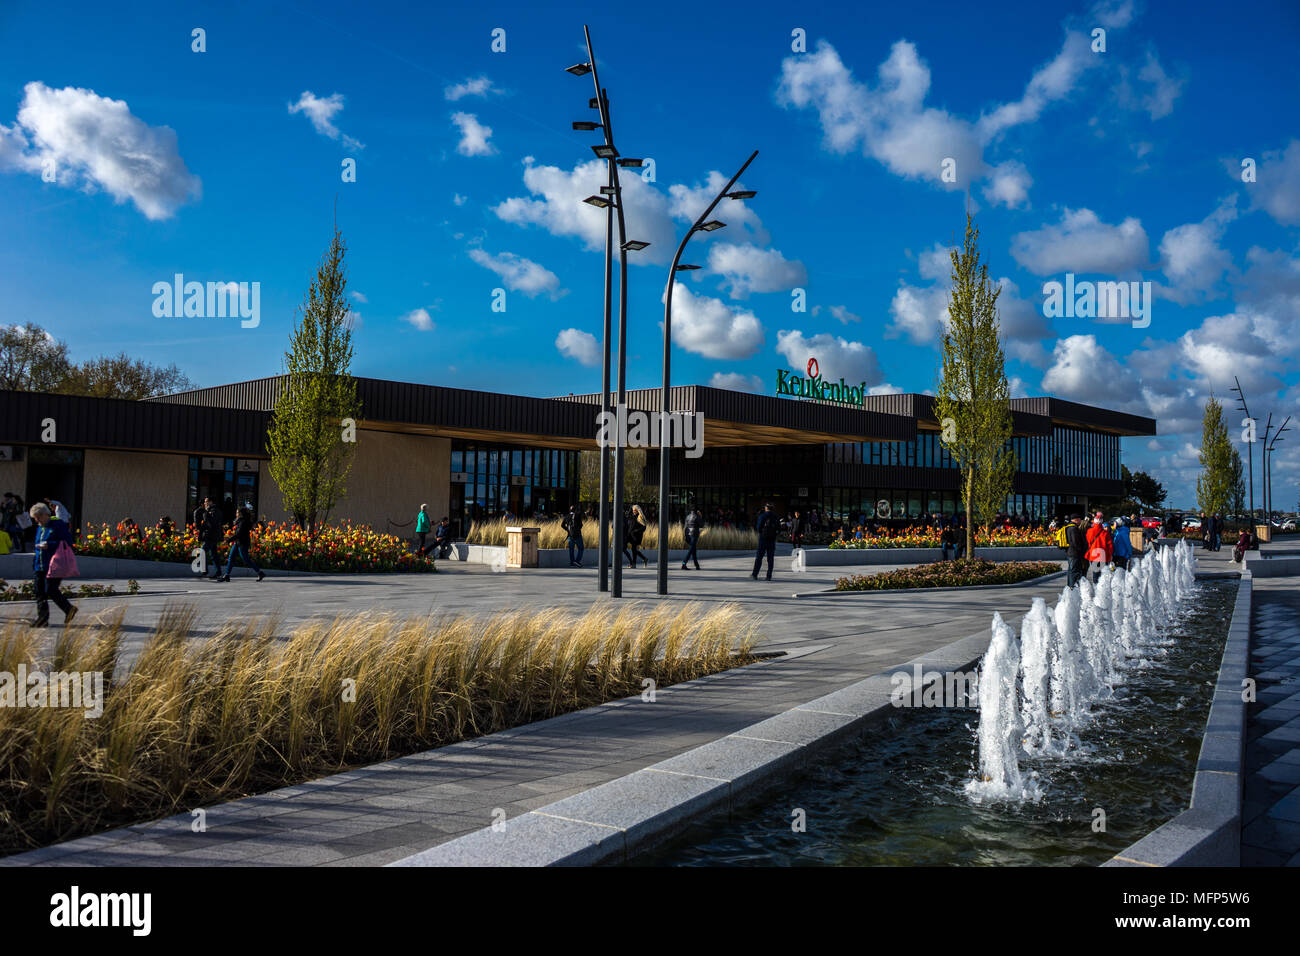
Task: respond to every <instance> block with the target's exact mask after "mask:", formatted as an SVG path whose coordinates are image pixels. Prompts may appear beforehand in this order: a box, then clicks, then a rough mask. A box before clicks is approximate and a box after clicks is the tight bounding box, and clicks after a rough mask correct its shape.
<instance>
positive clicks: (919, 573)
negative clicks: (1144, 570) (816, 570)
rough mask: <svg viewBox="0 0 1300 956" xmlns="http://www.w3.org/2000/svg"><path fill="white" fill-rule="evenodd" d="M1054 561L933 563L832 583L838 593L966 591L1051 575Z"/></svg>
mask: <svg viewBox="0 0 1300 956" xmlns="http://www.w3.org/2000/svg"><path fill="white" fill-rule="evenodd" d="M1060 570H1061V565H1060V563H1059V562H1057V561H989V560H987V559H985V558H962V559H961V560H959V561H935V562H934V563H932V564H919V565H917V566H916V567H914V568H899V569H898V570H896V571H884V572H881V573H880V574H853V575H849V576H848V577H843V578H838V579H837V580H836V581H835V590H837V591H892V590H897V589H898V588H965V587H975V586H978V585H982V584H1016V583H1017V582H1020V581H1029V580H1032V579H1033V578H1038V577H1042V576H1043V575H1045V574H1054V573H1055V572H1057V571H1060Z"/></svg>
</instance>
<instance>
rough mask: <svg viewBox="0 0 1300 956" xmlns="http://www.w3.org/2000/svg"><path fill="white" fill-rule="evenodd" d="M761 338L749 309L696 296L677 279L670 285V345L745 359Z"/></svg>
mask: <svg viewBox="0 0 1300 956" xmlns="http://www.w3.org/2000/svg"><path fill="white" fill-rule="evenodd" d="M666 294H667V293H666V292H665V296H666ZM663 298H664V296H661V297H660V301H663ZM764 341H765V338H764V334H763V326H762V324H761V323H760V322H759V321H758V318H757V317H756V316H755V315H754V314H753V313H752V312H746V311H744V310H741V309H732V308H731V307H730V306H728V305H727V304H726V303H725V302H723V301H722V300H721V299H714V298H711V297H709V296H703V295H699V296H697V295H695V294H694V293H693V292H691V291H690V290H689V289H688V288H686V286H685V285H683V284H682V283H680V282H679V283H677V284H676V285H674V286H673V344H674V345H678V346H681V347H682V348H684V349H686V351H688V352H694V353H695V354H696V355H703V356H704V357H705V358H714V359H745V358H749V357H750V356H752V355H753V354H754V353H756V352H757V351H758V350H759V349H761V348H762V347H763V342H764Z"/></svg>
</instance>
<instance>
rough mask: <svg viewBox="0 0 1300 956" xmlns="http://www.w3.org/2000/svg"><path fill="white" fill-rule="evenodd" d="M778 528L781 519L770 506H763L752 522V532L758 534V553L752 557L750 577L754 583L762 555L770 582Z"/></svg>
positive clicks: (761, 562)
mask: <svg viewBox="0 0 1300 956" xmlns="http://www.w3.org/2000/svg"><path fill="white" fill-rule="evenodd" d="M780 528H781V519H779V518H778V517H777V516H776V512H775V511H773V510H772V505H771V504H766V505H764V506H763V510H762V511H760V512H759V514H758V520H757V521H755V522H754V530H755V531H757V532H758V553H757V554H755V555H754V573H753V574H751V575H750V577H751V578H753V579H754V580H755V581H757V580H758V571H759V568H760V567H761V566H762V564H763V557H764V555H766V556H767V579H768V580H769V581H770V580H772V562H773V561H774V560H775V559H776V536H777V532H778V531H779V530H780Z"/></svg>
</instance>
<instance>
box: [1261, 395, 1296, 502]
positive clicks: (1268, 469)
mask: <svg viewBox="0 0 1300 956" xmlns="http://www.w3.org/2000/svg"><path fill="white" fill-rule="evenodd" d="M1290 421H1291V416H1290V415H1288V416H1287V417H1286V420H1285V421H1283V422H1282V427H1281V428H1279V429H1278V430H1277V431H1275V432H1274V433H1273V440H1272V441H1271V442H1269V443H1268V444H1267V445H1265V446H1264V488H1265V492H1264V493H1265V494H1266V495H1267V496H1268V497H1267V499H1266V504H1265V505H1264V507H1265V508H1266V509H1268V510H1267V513H1266V516H1265V519H1264V520H1265V521H1266V522H1271V521H1272V514H1273V446H1274V445H1276V444H1277V443H1278V442H1280V441H1285V440H1286V439H1284V438H1283V437H1282V433H1283V432H1286V431H1290V430H1291V429H1289V428H1287V427H1286V426H1287V422H1290Z"/></svg>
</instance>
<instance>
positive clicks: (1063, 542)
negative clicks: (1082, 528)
mask: <svg viewBox="0 0 1300 956" xmlns="http://www.w3.org/2000/svg"><path fill="white" fill-rule="evenodd" d="M1069 527H1070V526H1069V525H1068V524H1066V525H1061V527H1059V528H1057V529H1056V546H1057V547H1058V548H1066V549H1068V548H1069V547H1070V539H1069V538H1067V537H1066V536H1065V532H1066V530H1068V529H1069Z"/></svg>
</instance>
